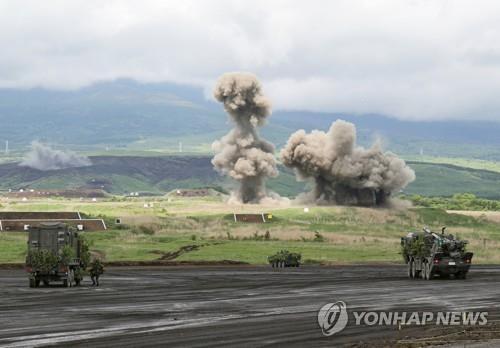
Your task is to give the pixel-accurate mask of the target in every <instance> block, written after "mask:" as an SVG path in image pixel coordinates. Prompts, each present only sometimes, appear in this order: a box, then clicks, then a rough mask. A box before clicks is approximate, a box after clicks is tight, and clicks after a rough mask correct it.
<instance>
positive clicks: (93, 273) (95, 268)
mask: <svg viewBox="0 0 500 348" xmlns="http://www.w3.org/2000/svg"><path fill="white" fill-rule="evenodd" d="M89 273H90V279H92V285H93V286H94V285H95V286H99V276H100V275H101V274H103V273H104V267H103V265H102V263H101V260H99V259H95V260H94V261H92V262H91V263H90V272H89Z"/></svg>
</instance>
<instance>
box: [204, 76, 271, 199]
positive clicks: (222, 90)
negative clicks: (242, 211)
mask: <svg viewBox="0 0 500 348" xmlns="http://www.w3.org/2000/svg"><path fill="white" fill-rule="evenodd" d="M214 97H215V99H217V100H218V101H220V102H221V103H223V104H224V109H225V110H226V112H227V113H228V114H229V116H230V117H231V119H232V121H233V123H234V128H233V129H232V130H231V131H230V132H229V133H228V134H226V135H225V136H224V137H222V138H221V139H220V140H218V141H215V142H214V143H213V144H212V149H213V150H214V152H215V153H216V154H215V156H214V158H213V159H212V164H213V165H214V167H215V169H216V170H217V171H218V172H219V173H221V174H223V175H229V176H230V177H232V178H233V179H235V180H237V181H238V182H239V188H238V190H237V192H234V193H233V194H234V196H235V198H236V199H237V200H238V201H240V202H243V203H259V202H260V201H261V200H262V199H263V198H265V197H267V192H266V187H265V181H266V178H267V177H275V176H277V175H278V170H277V169H276V159H275V158H274V146H273V144H271V143H269V142H267V141H266V140H263V139H260V138H259V134H258V132H257V127H259V126H262V125H264V124H265V121H266V118H267V117H268V116H269V115H270V114H271V103H270V101H269V100H268V99H267V98H266V97H265V96H264V95H263V94H262V88H261V85H260V83H259V81H258V80H257V78H256V77H255V76H254V75H252V74H248V73H227V74H224V75H222V76H221V77H220V78H219V80H218V81H217V84H216V86H215V90H214Z"/></svg>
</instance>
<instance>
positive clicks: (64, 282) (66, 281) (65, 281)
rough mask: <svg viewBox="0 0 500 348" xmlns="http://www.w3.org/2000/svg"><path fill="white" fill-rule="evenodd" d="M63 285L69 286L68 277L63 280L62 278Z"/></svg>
mask: <svg viewBox="0 0 500 348" xmlns="http://www.w3.org/2000/svg"><path fill="white" fill-rule="evenodd" d="M63 287H65V288H69V282H68V279H64V280H63Z"/></svg>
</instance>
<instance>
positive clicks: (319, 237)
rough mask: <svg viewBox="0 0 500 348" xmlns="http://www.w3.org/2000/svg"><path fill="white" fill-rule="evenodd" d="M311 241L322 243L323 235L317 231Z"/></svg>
mask: <svg viewBox="0 0 500 348" xmlns="http://www.w3.org/2000/svg"><path fill="white" fill-rule="evenodd" d="M313 241H314V242H319V243H323V242H324V241H325V237H323V235H322V234H321V233H319V232H318V231H315V232H314V239H313Z"/></svg>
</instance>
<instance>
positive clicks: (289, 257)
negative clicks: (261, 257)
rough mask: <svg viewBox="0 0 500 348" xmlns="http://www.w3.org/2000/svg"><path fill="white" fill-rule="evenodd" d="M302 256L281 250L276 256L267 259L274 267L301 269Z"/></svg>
mask: <svg viewBox="0 0 500 348" xmlns="http://www.w3.org/2000/svg"><path fill="white" fill-rule="evenodd" d="M301 258H302V255H300V254H299V253H291V252H289V251H288V250H280V251H278V252H277V253H276V254H274V255H271V256H269V257H268V258H267V261H268V262H269V263H270V264H271V266H272V267H273V268H274V267H280V268H282V267H299V266H300V259H301Z"/></svg>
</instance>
